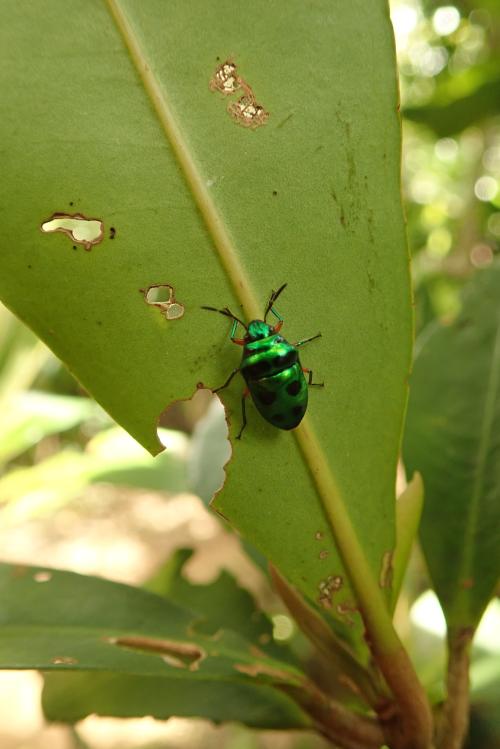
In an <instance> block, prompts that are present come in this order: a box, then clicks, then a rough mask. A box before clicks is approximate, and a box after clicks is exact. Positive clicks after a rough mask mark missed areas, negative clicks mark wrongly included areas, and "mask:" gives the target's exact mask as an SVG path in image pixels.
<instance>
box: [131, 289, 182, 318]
mask: <svg viewBox="0 0 500 749" xmlns="http://www.w3.org/2000/svg"><path fill="white" fill-rule="evenodd" d="M140 291H141V294H144V301H145V302H146V304H150V305H151V306H152V307H158V309H159V310H160V312H161V313H162V315H164V317H166V318H167V320H178V319H179V318H180V317H182V316H183V314H184V311H185V310H184V305H183V304H181V303H180V302H178V301H177V300H176V298H175V293H174V287H173V286H170V284H168V283H155V284H152V285H151V286H148V288H147V289H140Z"/></svg>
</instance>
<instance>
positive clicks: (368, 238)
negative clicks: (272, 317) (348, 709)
mask: <svg viewBox="0 0 500 749" xmlns="http://www.w3.org/2000/svg"><path fill="white" fill-rule="evenodd" d="M1 16H2V17H1V21H2V22H1V24H0V28H1V31H0V35H1V38H0V50H1V51H0V55H1V65H0V76H1V77H2V79H3V86H2V88H3V91H4V109H3V111H4V115H3V117H2V122H1V125H0V127H1V129H2V131H1V132H2V143H3V147H4V151H5V157H4V163H3V180H2V186H1V187H0V190H1V203H2V206H3V209H4V210H3V220H2V228H1V231H2V235H3V237H4V240H5V241H4V249H3V251H2V253H1V256H0V295H1V296H2V298H3V299H4V301H5V303H6V304H7V305H8V306H9V307H10V308H11V309H12V310H13V311H15V312H16V313H17V314H18V315H19V316H20V317H21V318H22V319H23V320H25V321H26V322H27V323H28V324H29V325H30V326H31V327H32V328H33V329H34V330H35V331H36V332H37V333H38V334H39V335H40V336H41V337H42V338H43V339H44V340H45V341H46V342H47V343H48V345H50V346H51V348H52V349H53V350H54V351H55V352H56V354H57V355H58V356H60V357H61V358H62V359H63V360H64V361H65V362H66V363H67V364H68V366H69V367H70V369H71V370H72V371H73V372H74V373H75V374H76V375H77V376H78V378H79V379H80V381H81V382H82V384H83V385H84V387H86V388H87V389H88V390H89V391H90V392H91V393H92V394H93V395H94V397H95V398H96V399H97V400H98V401H99V402H100V403H101V404H102V405H103V406H104V407H105V408H106V409H107V410H108V411H109V413H110V414H111V415H112V416H113V417H114V418H115V419H116V420H117V421H118V422H119V423H120V424H122V425H123V426H124V427H125V428H126V429H127V430H128V431H129V432H130V433H131V434H132V435H133V436H134V437H135V438H136V439H137V440H138V441H140V442H141V443H142V444H143V445H144V446H146V447H147V448H148V449H149V450H151V451H153V452H155V451H158V450H159V443H158V440H157V437H156V432H155V427H156V423H157V419H158V416H159V414H160V413H161V412H162V410H163V409H164V408H165V407H166V406H167V404H168V403H170V402H171V401H172V400H173V399H178V398H187V397H190V396H191V395H192V393H193V392H194V390H195V389H196V385H197V383H199V382H203V383H205V384H207V385H210V386H212V387H213V386H216V385H219V384H221V382H223V381H224V379H225V378H226V376H227V374H228V373H229V371H230V370H231V369H232V368H234V367H235V366H237V364H238V357H239V352H238V350H236V347H234V346H232V345H231V344H230V343H229V342H228V339H227V333H228V326H227V324H226V322H227V321H224V320H223V318H222V317H220V316H218V315H215V314H211V313H208V312H205V311H202V310H201V309H200V306H201V305H202V304H209V305H217V306H224V305H226V304H228V305H230V306H231V307H232V308H233V309H234V310H235V312H237V313H238V312H240V305H241V306H242V307H243V313H241V312H240V314H245V315H246V316H247V317H252V316H259V315H261V314H262V310H263V307H264V304H265V302H266V298H267V296H268V294H269V292H270V290H271V288H272V287H274V288H277V286H278V285H279V284H281V283H283V282H285V281H287V282H288V289H287V290H286V292H285V293H284V294H283V295H282V297H281V299H280V310H281V312H282V313H283V314H284V317H285V328H284V331H285V334H286V336H287V337H288V338H289V339H290V340H292V341H293V340H297V339H299V338H303V337H305V336H308V335H312V334H314V333H316V332H317V331H318V330H320V331H321V332H322V334H323V338H322V339H321V340H320V341H317V342H315V343H314V344H311V346H310V347H307V348H304V349H303V355H302V360H303V363H304V365H306V366H309V367H312V368H313V369H314V371H315V376H316V378H317V379H319V380H324V381H325V383H326V387H325V389H324V391H314V392H311V395H310V407H309V413H310V416H309V417H307V418H306V419H305V420H304V422H303V426H302V427H301V428H300V429H299V430H297V431H296V437H297V439H296V440H295V439H294V437H293V435H291V434H289V433H285V432H281V431H279V430H277V429H274V428H272V427H271V426H269V425H268V424H266V423H265V422H264V421H263V420H262V419H261V418H260V417H259V416H258V415H257V413H256V411H255V409H254V408H249V409H248V410H249V422H250V423H249V426H248V428H247V430H246V432H245V434H244V435H243V439H242V441H241V442H238V443H235V445H234V447H233V450H234V455H233V459H232V462H231V465H230V467H229V469H228V477H227V482H226V488H225V491H224V492H223V493H222V494H221V495H219V497H218V499H217V503H216V507H217V509H218V510H219V511H220V512H221V513H223V514H224V515H225V516H226V517H228V518H229V519H230V521H231V522H232V523H233V524H234V525H236V526H237V527H238V528H239V529H240V530H241V531H242V532H243V534H245V535H247V536H248V537H249V538H250V539H251V540H252V541H253V542H254V543H255V545H256V546H257V547H259V548H260V549H261V550H262V551H263V552H264V553H266V554H267V555H268V556H269V557H270V558H271V559H272V560H273V561H274V563H275V564H276V565H277V566H278V567H279V568H280V569H281V570H282V572H283V573H284V574H285V575H286V576H287V577H288V578H289V579H291V580H292V582H294V583H295V584H296V585H297V586H298V587H299V588H300V589H301V590H302V591H303V592H305V593H306V594H307V595H308V596H309V598H310V599H312V600H315V601H316V602H320V603H322V604H323V606H325V607H326V608H328V609H329V610H331V612H332V613H333V614H335V615H339V616H341V618H342V617H343V618H345V619H346V621H347V622H348V623H349V622H350V621H351V620H352V619H353V618H354V617H353V614H352V611H351V613H349V612H348V613H347V614H345V613H343V612H346V610H347V609H352V606H353V597H352V593H351V592H350V591H349V587H348V585H347V583H346V574H345V569H344V565H343V563H342V562H341V561H340V558H339V554H338V552H337V550H336V543H337V544H338V545H339V547H340V548H341V556H342V558H343V560H344V561H345V562H346V563H347V568H348V571H349V575H350V576H351V578H353V577H355V578H356V579H357V582H356V584H355V587H356V589H357V591H358V593H359V590H360V589H361V587H363V588H364V592H363V594H362V595H361V597H362V598H364V599H365V602H366V597H367V595H369V594H370V593H371V594H372V595H373V597H374V601H375V603H374V608H373V607H371V605H370V606H369V608H370V610H371V612H372V613H371V614H370V616H369V618H370V617H372V615H373V616H375V613H374V612H375V611H376V610H377V611H380V608H381V605H382V604H381V594H380V591H379V589H378V578H379V574H380V572H381V569H383V560H384V559H387V555H388V554H389V553H390V552H391V550H392V549H393V548H394V483H395V466H396V458H397V453H398V447H399V440H400V431H401V424H402V417H403V411H404V405H405V398H406V376H407V372H408V367H409V358H410V341H411V313H410V295H409V274H408V259H407V250H406V240H405V234H404V225H403V218H402V212H401V204H400V185H399V152H400V125H399V119H398V114H397V108H398V102H397V84H396V69H395V57H394V44H393V37H392V29H391V26H390V21H389V14H388V7H387V3H386V0H376V1H374V2H371V3H368V4H367V3H366V2H364V0H353V1H352V2H349V3H346V2H341V1H340V0H336V1H335V2H332V1H331V0H320V1H319V2H316V3H314V4H312V5H311V4H304V3H303V2H301V0H288V1H287V2H286V3H285V2H278V3H268V2H265V0H257V1H256V2H253V3H246V2H243V0H236V2H235V0H220V1H219V2H217V3H215V2H206V0H195V1H194V2H190V3H180V2H178V3H165V2H163V1H162V0H148V2H144V3H137V2H135V1H134V0H121V1H119V0H109V1H108V3H107V6H106V5H105V4H104V3H101V2H98V0H71V3H70V5H69V6H68V3H67V2H63V0H53V2H51V3H50V4H49V5H47V6H44V7H43V9H42V8H41V7H40V5H39V4H38V3H33V4H20V3H18V2H15V1H14V0H7V2H4V3H3V5H2V10H1ZM230 56H233V59H234V62H235V63H236V64H237V66H238V73H239V75H241V77H242V78H244V80H245V81H246V82H247V83H249V84H250V85H251V87H252V89H253V91H254V93H255V96H256V97H257V100H258V102H259V103H260V104H262V105H263V106H264V107H265V109H266V110H267V111H268V112H269V119H268V121H267V123H266V124H265V125H264V126H262V127H259V128H258V129H256V130H255V131H252V130H251V129H250V128H244V127H241V126H240V125H238V124H237V123H236V122H235V121H234V120H233V119H231V117H229V115H228V113H227V111H226V107H227V98H224V97H223V95H222V94H219V93H217V92H213V91H211V90H210V88H209V81H210V79H211V77H212V75H213V73H214V71H215V69H216V66H217V65H218V64H219V63H220V62H222V61H224V60H225V59H226V58H228V57H230ZM237 97H238V94H236V96H234V97H232V100H233V101H234V100H236V99H237ZM56 212H65V213H72V214H77V213H78V214H83V215H84V216H85V217H87V218H92V219H99V220H101V221H102V222H103V223H104V238H103V240H102V242H101V243H100V244H95V245H93V246H92V248H91V249H90V250H89V251H85V250H84V249H83V247H82V245H78V244H74V243H73V241H72V240H71V239H70V238H69V237H68V236H65V235H64V234H62V233H42V231H41V228H40V227H41V225H42V223H43V222H46V221H47V220H48V219H49V218H50V217H51V216H52V215H53V214H54V213H56ZM73 247H74V248H75V249H73ZM155 283H168V284H170V285H171V286H172V287H173V288H174V291H175V296H176V299H177V300H178V302H180V303H181V304H182V305H184V307H185V314H184V316H183V317H182V318H180V319H175V320H167V319H166V318H165V317H163V316H162V315H161V313H160V310H159V309H158V308H156V307H154V306H148V305H147V304H146V303H145V300H144V296H143V294H142V293H139V291H140V290H141V289H145V288H146V287H148V286H149V285H150V284H155ZM239 391H240V387H238V385H237V384H234V385H233V386H232V387H231V388H230V389H229V391H228V392H227V393H226V394H224V396H223V399H224V403H225V404H226V406H227V408H228V410H229V414H230V417H231V434H233V435H234V434H235V433H236V431H237V430H238V429H239V424H240V415H239V408H240V406H239V401H240V394H239ZM332 503H333V505H332ZM325 505H328V506H329V507H330V509H329V510H328V514H329V515H330V521H329V520H328V519H327V513H325V510H324V506H325ZM332 507H333V509H332ZM332 513H333V515H335V518H336V520H335V521H334V522H333V524H334V527H335V541H336V543H335V541H334V538H333V534H332V533H331V530H330V528H329V522H332ZM353 528H354V530H353ZM332 580H333V581H337V580H340V582H341V584H342V589H341V590H340V591H338V590H337V589H336V588H335V587H331V586H330V582H329V581H332ZM335 585H336V583H335ZM329 586H330V587H329ZM325 591H326V593H325ZM333 595H335V601H334V602H332V596H333ZM377 601H378V603H377ZM337 602H338V603H337ZM384 616H385V614H384ZM386 624H387V621H386Z"/></svg>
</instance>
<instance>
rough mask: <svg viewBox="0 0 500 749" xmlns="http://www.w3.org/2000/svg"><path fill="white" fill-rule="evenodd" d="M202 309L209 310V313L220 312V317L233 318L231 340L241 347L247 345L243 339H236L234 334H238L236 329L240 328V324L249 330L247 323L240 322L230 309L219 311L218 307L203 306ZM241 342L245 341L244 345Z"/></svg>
mask: <svg viewBox="0 0 500 749" xmlns="http://www.w3.org/2000/svg"><path fill="white" fill-rule="evenodd" d="M201 309H207V310H208V311H209V312H218V313H219V314H220V315H224V317H229V318H231V320H232V321H233V324H232V326H231V333H230V337H231V340H232V341H234V343H237V344H239V345H240V346H243V345H244V343H245V342H244V340H243V339H242V338H234V334H235V333H236V328H237V327H238V323H239V324H240V325H241V326H242V327H243V328H245V330H248V328H247V326H246V325H245V323H244V322H243V321H242V320H240V318H239V317H236V315H233V313H232V312H231V310H230V309H229V307H224V309H217V308H216V307H205V306H203V307H202V308H201ZM241 341H243V343H241Z"/></svg>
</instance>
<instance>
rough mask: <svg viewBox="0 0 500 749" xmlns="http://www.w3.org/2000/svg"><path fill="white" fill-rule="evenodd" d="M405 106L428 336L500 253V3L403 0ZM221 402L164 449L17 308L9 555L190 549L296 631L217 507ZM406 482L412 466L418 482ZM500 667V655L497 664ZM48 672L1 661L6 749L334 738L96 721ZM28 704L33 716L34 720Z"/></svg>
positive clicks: (1, 520)
mask: <svg viewBox="0 0 500 749" xmlns="http://www.w3.org/2000/svg"><path fill="white" fill-rule="evenodd" d="M391 15H392V20H393V25H394V31H395V37H396V46H397V54H398V59H399V65H400V86H401V111H402V116H403V135H404V139H403V193H404V199H405V204H406V212H407V220H408V236H409V244H410V249H411V254H412V259H413V277H414V287H415V308H416V332H417V336H420V335H422V336H425V331H426V328H427V327H428V326H429V325H432V323H433V321H434V320H436V319H437V318H443V317H446V316H450V315H453V314H455V313H456V311H457V309H458V307H459V305H460V297H459V294H460V291H461V289H462V287H463V286H464V284H466V283H467V282H468V280H469V279H470V278H471V276H472V275H473V274H474V272H475V271H476V269H478V268H484V267H487V266H488V265H491V263H493V262H494V260H495V256H496V254H497V253H498V252H499V249H500V2H499V1H498V0H483V1H482V2H473V1H472V0H470V1H469V0H463V1H462V2H455V3H454V4H453V5H441V4H439V3H437V2H430V1H429V2H426V1H424V0H392V2H391ZM226 433H227V430H226V425H225V421H224V417H223V413H222V410H221V407H220V404H219V402H218V400H217V399H215V398H213V397H212V396H211V395H210V394H209V393H208V392H207V391H199V392H198V393H197V394H196V396H195V398H194V399H193V401H191V402H189V403H178V404H175V405H174V406H172V407H171V408H170V409H169V410H168V411H167V412H166V413H165V414H164V415H163V417H162V424H161V439H162V441H163V442H164V444H166V445H167V447H168V450H167V451H166V452H165V453H163V454H162V455H161V456H159V457H158V458H156V459H153V458H151V457H150V456H149V455H148V454H147V453H146V452H145V451H144V450H143V449H142V448H141V447H139V446H138V445H137V444H136V443H135V442H134V441H133V440H132V439H131V438H130V437H128V436H127V434H126V433H124V432H123V431H122V430H121V429H119V428H117V427H115V426H114V425H113V423H112V422H111V421H110V419H109V418H108V417H107V416H106V414H104V413H103V412H102V410H101V409H100V408H99V407H98V406H96V405H95V404H94V403H93V402H91V401H90V400H89V399H87V397H86V395H85V393H84V392H82V390H81V388H80V387H79V385H78V383H77V382H75V380H74V379H73V378H72V377H71V375H70V374H69V373H68V372H67V371H66V370H65V369H64V368H63V367H62V366H61V365H60V364H59V362H58V361H57V360H56V359H55V358H54V357H53V356H52V355H51V354H50V352H49V351H48V350H47V349H46V348H45V346H44V345H43V344H42V343H40V342H39V341H37V340H36V338H35V337H34V336H33V335H32V334H31V332H30V331H29V330H27V329H26V328H25V327H24V326H23V325H22V324H21V323H19V322H18V321H16V320H15V319H14V318H13V317H12V316H11V315H10V313H9V312H8V311H7V310H5V309H3V308H0V546H1V549H2V553H1V558H2V561H11V562H17V561H19V562H21V561H22V562H26V563H33V564H47V565H52V566H57V567H62V568H67V569H72V570H75V571H78V572H84V573H96V574H100V575H103V576H105V577H109V578H111V579H114V580H120V581H124V582H129V583H132V584H141V583H142V582H143V581H144V580H146V579H147V578H148V577H150V576H151V575H152V574H153V573H154V571H155V569H157V568H158V566H159V565H160V564H161V563H162V562H164V561H165V560H166V559H167V558H168V557H169V555H170V554H171V553H172V552H173V551H174V550H176V549H178V548H180V547H191V548H193V549H195V554H194V555H193V557H192V558H191V559H190V561H189V563H188V565H187V572H188V574H189V575H190V577H191V578H192V579H193V580H196V581H198V582H204V581H209V580H211V579H213V578H214V577H215V576H216V574H217V572H218V570H219V569H220V568H221V567H222V566H224V567H225V568H227V569H229V570H231V571H232V572H233V574H234V575H235V576H236V577H237V578H238V580H239V581H240V582H241V583H242V584H244V585H245V586H246V587H248V588H249V589H250V590H251V591H252V592H253V593H254V595H255V596H256V597H257V600H258V601H259V602H260V604H261V605H262V606H265V607H266V608H267V609H268V610H270V611H271V613H273V615H274V623H275V636H276V639H277V640H280V639H282V640H286V639H287V638H290V637H292V636H293V634H294V631H293V623H292V622H291V620H290V619H289V618H288V617H287V616H286V613H285V612H284V611H283V610H282V608H280V605H279V602H278V601H277V600H276V598H275V597H274V595H273V594H272V592H271V590H270V588H269V586H268V583H267V580H266V578H265V576H264V574H262V572H260V570H259V565H258V564H257V565H255V564H253V563H250V561H249V560H248V557H247V556H246V554H245V552H244V550H243V549H242V547H241V544H240V541H239V540H238V539H237V538H236V537H235V536H234V535H232V534H231V533H230V532H229V531H228V530H227V529H226V528H224V527H222V525H221V523H220V522H219V521H218V520H217V519H216V517H215V516H214V515H212V514H210V513H209V512H208V511H207V510H206V504H207V502H208V500H209V499H210V497H211V495H212V493H213V492H214V491H215V490H216V489H217V488H218V487H219V486H220V485H221V483H222V478H223V473H222V464H223V463H224V462H225V461H226V460H227V458H228V455H229V448H228V443H227V441H226ZM402 481H404V479H402ZM428 588H429V584H428V580H427V578H426V574H425V569H424V566H423V563H422V561H421V558H420V555H419V554H418V552H416V553H415V556H414V559H413V560H412V565H411V569H410V574H409V576H408V584H407V588H406V590H405V593H404V595H403V596H402V600H401V603H400V606H399V609H398V612H397V621H398V626H399V628H400V631H401V633H402V635H403V637H405V638H406V641H407V642H409V643H410V648H411V650H412V655H413V657H414V658H415V660H416V662H417V665H418V667H419V672H420V674H421V676H422V678H423V679H424V681H425V683H426V685H427V687H428V689H429V690H430V692H431V694H434V696H435V697H439V696H440V692H441V690H442V686H441V684H442V682H441V676H442V668H443V657H444V655H443V654H444V650H443V636H444V623H443V621H442V616H441V612H440V609H439V606H438V604H437V602H436V599H435V597H434V596H433V594H432V593H431V592H430V591H429V590H428ZM499 626H500V613H499V606H498V604H492V605H491V606H490V607H489V609H488V612H487V615H486V617H485V619H484V620H483V624H482V626H481V629H480V631H479V634H478V638H477V641H476V647H475V661H474V665H473V684H474V694H475V702H474V709H473V715H472V725H471V735H470V737H469V744H468V746H469V747H480V748H481V749H490V748H491V749H493V747H498V746H500V718H499V716H498V710H497V709H496V708H495V704H498V698H499V697H500V684H499V683H498V680H497V679H496V678H495V673H494V671H495V669H493V675H492V669H491V667H490V664H491V661H492V656H494V655H496V659H497V661H498V656H499V653H498V651H499V649H500V646H499V644H498V642H495V639H497V638H496V635H495V633H496V632H498V631H499V629H498V627H499ZM497 671H498V668H497ZM40 687H41V679H40V678H39V677H38V675H36V674H29V673H28V674H26V673H3V674H1V675H0V741H1V746H2V747H3V749H14V748H15V749H21V747H30V749H31V748H32V749H43V748H44V747H49V746H50V748H51V749H58V748H59V747H60V748H61V749H66V747H68V748H69V747H82V748H85V747H88V748H89V749H101V748H102V749H104V748H106V749H111V748H115V747H130V748H131V749H132V748H133V749H144V748H145V747H149V748H150V749H152V747H160V746H161V747H167V746H168V747H169V749H177V748H179V749H181V747H192V746H204V747H212V746H213V747H216V746H217V747H219V746H223V747H227V748H228V749H260V748H264V747H269V748H270V749H281V748H282V749H320V747H323V746H325V744H324V742H323V741H322V740H321V739H319V738H317V737H314V736H310V735H306V734H303V735H299V734H278V733H274V734H272V733H257V732H252V731H249V730H246V729H244V728H243V727H241V726H235V725H233V726H226V727H223V728H216V727H213V726H211V725H209V724H208V723H207V722H204V721H193V720H190V721H188V720H180V719H173V720H170V721H168V722H167V723H166V724H161V723H159V722H155V721H153V720H152V719H149V718H145V719H142V720H134V721H127V722H125V721H119V720H104V719H97V718H89V719H87V720H86V721H84V722H83V723H82V724H81V725H79V726H78V727H77V728H76V729H75V730H69V729H67V728H63V727H57V726H46V725H44V722H43V719H42V716H41V711H40V707H39V692H40ZM21 715H22V716H23V719H22V720H20V719H19V717H20V716H21Z"/></svg>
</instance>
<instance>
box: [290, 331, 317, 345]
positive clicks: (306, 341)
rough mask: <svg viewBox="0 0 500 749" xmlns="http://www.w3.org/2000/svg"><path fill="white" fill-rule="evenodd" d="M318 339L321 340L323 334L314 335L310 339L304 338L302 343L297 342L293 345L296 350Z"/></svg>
mask: <svg viewBox="0 0 500 749" xmlns="http://www.w3.org/2000/svg"><path fill="white" fill-rule="evenodd" d="M316 338H321V333H316V335H313V336H311V337H310V338H303V339H302V341H297V343H293V344H292V345H293V346H294V347H295V348H298V347H299V346H303V345H304V343H309V341H315V340H316Z"/></svg>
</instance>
